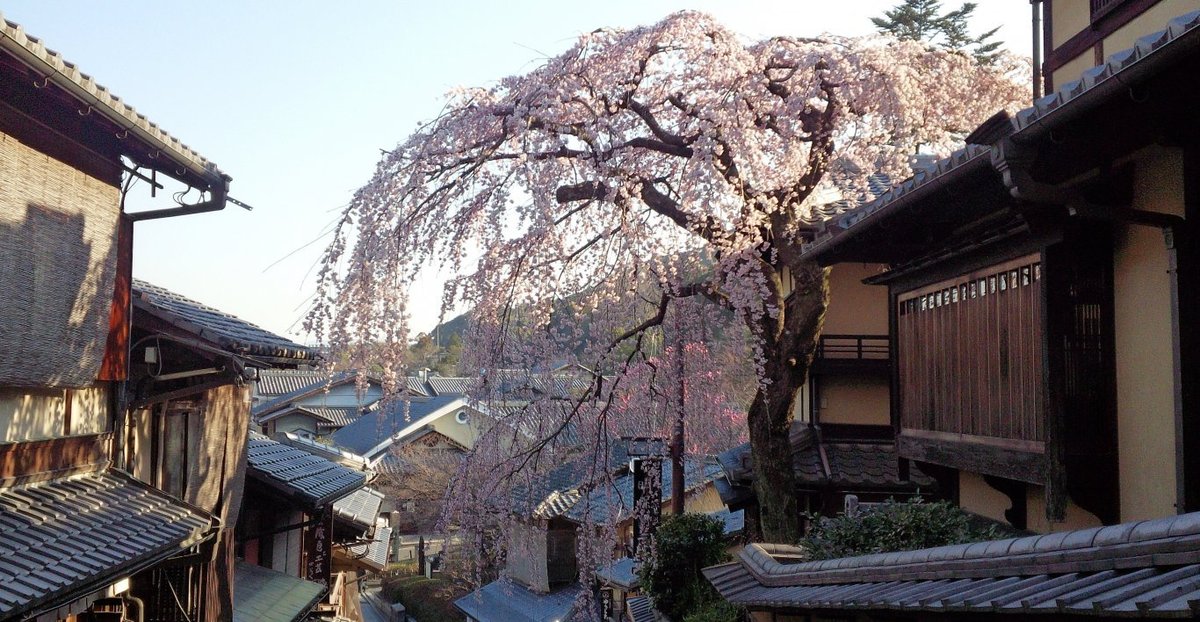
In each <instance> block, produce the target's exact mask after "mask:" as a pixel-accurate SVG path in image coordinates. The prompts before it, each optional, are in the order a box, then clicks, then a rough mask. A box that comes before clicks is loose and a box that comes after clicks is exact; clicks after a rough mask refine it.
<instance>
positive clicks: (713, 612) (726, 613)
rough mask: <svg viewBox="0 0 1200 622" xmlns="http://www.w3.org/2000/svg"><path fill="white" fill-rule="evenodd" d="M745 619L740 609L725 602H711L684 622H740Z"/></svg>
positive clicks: (689, 615)
mask: <svg viewBox="0 0 1200 622" xmlns="http://www.w3.org/2000/svg"><path fill="white" fill-rule="evenodd" d="M742 619H744V613H743V611H742V609H741V608H740V607H736V606H734V605H731V604H729V603H728V602H727V601H724V600H714V601H709V602H707V603H705V604H703V605H701V606H700V607H698V608H697V609H695V610H694V611H692V612H691V613H689V614H687V616H685V617H684V618H683V622H739V621H740V620H742Z"/></svg>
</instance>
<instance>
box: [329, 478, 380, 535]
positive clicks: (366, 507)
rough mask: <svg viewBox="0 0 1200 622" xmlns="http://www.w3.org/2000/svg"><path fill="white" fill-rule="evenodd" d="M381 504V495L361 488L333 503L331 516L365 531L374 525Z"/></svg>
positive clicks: (371, 489)
mask: <svg viewBox="0 0 1200 622" xmlns="http://www.w3.org/2000/svg"><path fill="white" fill-rule="evenodd" d="M382 504H383V493H381V492H379V491H378V490H375V489H373V488H366V487H363V488H359V489H358V490H355V491H354V492H352V493H350V494H348V495H346V496H344V497H342V498H341V499H338V500H337V501H334V502H333V516H334V518H337V519H341V520H343V521H346V522H347V523H350V524H351V525H353V526H355V527H361V528H362V530H363V531H366V530H368V529H370V528H371V527H373V526H374V525H375V519H377V518H379V506H380V505H382Z"/></svg>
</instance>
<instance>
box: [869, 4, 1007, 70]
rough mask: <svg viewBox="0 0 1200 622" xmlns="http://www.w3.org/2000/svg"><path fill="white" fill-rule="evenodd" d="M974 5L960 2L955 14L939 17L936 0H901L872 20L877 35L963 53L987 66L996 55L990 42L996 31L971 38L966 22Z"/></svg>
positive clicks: (996, 43)
mask: <svg viewBox="0 0 1200 622" xmlns="http://www.w3.org/2000/svg"><path fill="white" fill-rule="evenodd" d="M977 6H978V5H977V4H976V3H974V2H964V3H963V5H962V7H960V8H959V9H958V10H956V11H950V12H948V13H944V14H943V13H942V3H941V1H940V0H904V2H902V3H901V4H898V5H896V6H895V7H894V8H892V9H891V10H889V11H884V12H883V17H872V18H871V23H873V24H875V27H876V28H878V29H879V32H884V33H888V34H892V35H895V36H896V37H897V38H900V39H908V40H913V41H925V42H928V43H932V44H934V45H938V46H940V47H943V48H945V49H947V50H956V51H966V52H969V53H970V54H971V55H972V56H974V57H975V60H976V61H978V62H979V63H981V64H991V63H992V62H993V61H995V59H996V56H997V55H998V54H999V48H1000V42H999V41H995V40H993V37H995V36H996V32H997V31H999V30H1000V28H999V27H996V28H993V29H991V30H989V31H987V32H985V33H983V34H981V35H979V36H976V37H973V36H971V32H970V30H969V29H968V28H967V22H968V21H969V20H970V18H971V15H972V14H973V13H974V12H975V9H976V7H977Z"/></svg>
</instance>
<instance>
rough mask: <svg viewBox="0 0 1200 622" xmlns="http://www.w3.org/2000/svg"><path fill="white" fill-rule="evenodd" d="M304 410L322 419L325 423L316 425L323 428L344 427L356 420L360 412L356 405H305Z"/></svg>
mask: <svg viewBox="0 0 1200 622" xmlns="http://www.w3.org/2000/svg"><path fill="white" fill-rule="evenodd" d="M304 410H306V411H308V412H310V413H312V414H314V415H316V416H318V417H320V418H322V419H324V420H325V423H321V422H318V423H317V425H318V426H319V427H322V428H325V429H338V428H344V427H346V426H348V425H350V424H351V423H354V422H355V421H358V417H359V414H360V413H361V412H362V411H361V409H359V408H358V407H357V406H305V407H304Z"/></svg>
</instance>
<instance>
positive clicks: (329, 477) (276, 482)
mask: <svg viewBox="0 0 1200 622" xmlns="http://www.w3.org/2000/svg"><path fill="white" fill-rule="evenodd" d="M246 453H247V456H248V462H249V468H248V470H247V473H248V474H249V475H251V476H252V477H254V478H255V479H257V480H259V481H262V482H264V483H267V484H269V485H271V486H273V487H275V488H277V489H279V490H282V491H284V492H286V493H287V494H288V495H289V496H292V497H296V498H299V499H301V500H303V501H304V502H305V503H308V504H309V505H313V506H320V505H324V504H326V503H329V502H331V501H334V500H336V499H339V498H341V497H344V496H346V495H348V494H350V493H351V492H353V491H354V490H356V489H358V488H360V487H362V485H363V484H365V483H366V474H365V473H364V472H362V471H356V470H354V469H351V468H349V467H345V466H342V465H340V464H338V463H336V462H331V461H329V460H326V459H325V458H321V457H319V456H316V455H313V454H311V453H309V452H307V451H304V450H303V449H298V448H295V447H292V446H290V445H285V444H283V443H280V442H277V441H273V440H271V439H269V438H267V437H266V436H263V435H262V434H258V433H257V432H251V433H250V442H249V443H248V444H247V447H246Z"/></svg>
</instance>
